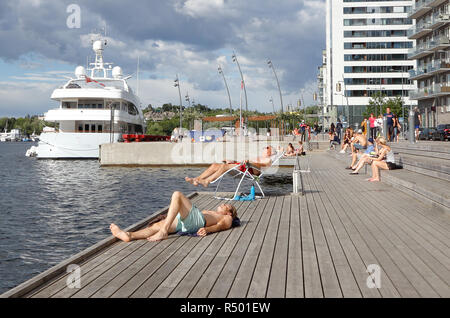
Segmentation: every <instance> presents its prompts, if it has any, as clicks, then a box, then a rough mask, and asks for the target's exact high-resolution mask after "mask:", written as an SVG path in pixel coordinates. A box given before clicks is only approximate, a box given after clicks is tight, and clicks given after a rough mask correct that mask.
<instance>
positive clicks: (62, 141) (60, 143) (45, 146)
mask: <svg viewBox="0 0 450 318" xmlns="http://www.w3.org/2000/svg"><path fill="white" fill-rule="evenodd" d="M112 137H113V138H112V139H113V142H117V141H118V140H119V138H120V137H121V134H119V133H114V134H113V136H112ZM110 142H111V134H110V133H64V132H58V133H55V132H49V133H42V134H41V135H40V140H39V143H38V146H37V149H36V157H37V158H38V159H98V157H99V146H100V145H101V144H106V143H110Z"/></svg>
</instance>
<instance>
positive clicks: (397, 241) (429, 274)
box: [361, 193, 450, 297]
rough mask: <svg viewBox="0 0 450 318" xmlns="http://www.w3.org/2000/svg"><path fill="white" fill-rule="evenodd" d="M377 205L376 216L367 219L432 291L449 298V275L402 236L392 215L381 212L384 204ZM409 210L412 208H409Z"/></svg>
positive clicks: (409, 238) (407, 237) (408, 238)
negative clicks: (415, 270)
mask: <svg viewBox="0 0 450 318" xmlns="http://www.w3.org/2000/svg"><path fill="white" fill-rule="evenodd" d="M361 196H363V197H365V199H366V204H367V202H370V200H371V198H369V197H367V196H365V194H364V193H361ZM374 203H375V202H374ZM377 203H378V205H379V209H377V212H378V215H376V214H374V213H367V214H366V215H367V219H370V220H371V221H372V222H373V224H376V225H377V226H378V229H379V230H380V232H381V233H383V234H384V235H385V237H386V239H387V240H388V241H389V242H390V243H391V244H392V246H395V248H397V249H398V250H399V251H400V253H401V254H402V255H403V257H405V258H406V259H407V260H408V261H409V263H410V264H411V265H412V266H414V267H415V268H416V269H417V271H418V272H419V273H420V274H421V275H422V276H423V278H425V280H426V281H427V282H428V283H429V285H430V286H431V287H432V288H433V290H435V291H436V292H437V293H438V294H439V295H440V296H442V297H448V296H450V294H449V292H450V289H449V288H448V282H447V281H448V277H449V273H448V271H447V270H446V269H445V267H443V266H442V264H440V263H439V262H436V260H435V259H434V258H433V257H430V255H429V253H428V252H426V251H425V250H424V249H423V248H419V246H420V245H418V244H413V242H414V239H412V238H411V236H404V235H403V232H402V231H401V228H400V226H399V224H398V223H397V222H396V221H395V220H393V219H392V215H386V214H384V213H383V212H382V210H383V205H385V203H384V202H380V200H378V201H377ZM392 205H393V203H392V202H391V203H390V205H389V206H387V205H386V206H385V208H387V207H389V208H392V207H393V206H392ZM411 208H413V207H412V206H411ZM402 236H404V239H403V240H402V239H401V237H402ZM418 255H420V256H421V257H422V258H424V259H426V261H427V263H425V262H424V261H423V260H422V259H421V257H419V256H418ZM432 268H434V269H435V272H433V270H432ZM436 272H441V273H442V275H443V276H442V277H443V278H442V277H441V278H440V277H439V274H436ZM425 290H428V291H429V292H430V294H429V295H430V296H432V295H433V293H432V292H431V291H430V290H429V289H428V287H425Z"/></svg>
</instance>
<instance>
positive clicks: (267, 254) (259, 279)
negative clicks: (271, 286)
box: [247, 196, 284, 298]
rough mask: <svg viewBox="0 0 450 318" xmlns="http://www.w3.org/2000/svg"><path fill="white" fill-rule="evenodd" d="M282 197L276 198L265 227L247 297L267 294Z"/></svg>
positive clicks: (261, 296) (258, 296)
mask: <svg viewBox="0 0 450 318" xmlns="http://www.w3.org/2000/svg"><path fill="white" fill-rule="evenodd" d="M283 200H284V197H282V196H279V197H277V198H276V201H275V204H274V207H273V212H272V216H271V218H270V222H269V226H268V228H267V232H266V236H265V238H264V243H263V246H262V248H261V253H260V254H259V257H258V261H257V263H256V267H255V273H254V275H253V277H252V281H251V283H250V287H249V290H248V294H247V297H248V298H264V297H266V295H267V286H268V282H269V275H270V269H271V267H272V260H273V254H274V250H275V243H276V237H277V234H278V233H277V232H278V224H279V221H280V216H281V208H282V206H283Z"/></svg>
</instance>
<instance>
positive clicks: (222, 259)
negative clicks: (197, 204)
mask: <svg viewBox="0 0 450 318" xmlns="http://www.w3.org/2000/svg"><path fill="white" fill-rule="evenodd" d="M244 205H245V207H246V208H248V212H249V213H246V215H245V217H244V219H243V221H244V224H243V225H241V226H240V227H238V228H234V229H232V231H231V234H230V235H229V236H228V238H227V240H226V241H225V243H224V244H223V246H222V247H220V249H219V251H218V252H217V253H216V255H215V257H214V259H213V260H212V262H211V263H210V264H209V266H208V268H207V269H206V270H205V272H204V273H203V275H202V277H201V278H200V279H199V281H198V282H197V284H196V286H195V287H194V288H193V289H192V291H191V293H190V294H189V298H205V297H208V295H209V293H210V291H211V289H212V287H213V286H214V283H215V282H216V280H217V278H218V277H219V275H220V272H221V271H222V269H223V267H224V265H225V263H226V261H227V260H228V258H229V256H230V255H231V253H232V252H233V249H234V248H235V246H236V244H237V242H238V240H239V238H240V237H241V235H242V233H243V231H244V230H245V229H246V227H247V225H248V221H249V220H250V218H251V216H252V215H253V213H254V208H253V207H254V206H255V205H256V203H255V202H245V203H244Z"/></svg>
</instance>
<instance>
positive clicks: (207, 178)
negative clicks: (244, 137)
mask: <svg viewBox="0 0 450 318" xmlns="http://www.w3.org/2000/svg"><path fill="white" fill-rule="evenodd" d="M273 155H274V153H273V150H272V147H271V146H267V147H265V148H264V149H263V153H262V155H261V156H260V157H258V158H256V159H254V160H251V161H246V162H244V163H242V162H237V161H230V160H225V161H224V163H213V164H212V165H211V166H209V168H208V169H206V170H205V171H204V172H203V173H202V174H201V175H199V176H198V177H196V178H189V177H186V178H184V179H185V180H186V182H189V183H190V184H193V185H195V186H198V185H199V184H201V185H203V186H204V187H205V188H206V187H208V186H209V184H210V183H211V182H213V181H214V180H216V179H217V178H219V177H220V176H221V175H222V174H224V173H225V172H226V171H228V170H230V169H231V168H234V167H236V166H239V170H241V171H242V172H244V171H245V170H246V167H247V165H251V166H253V167H256V168H258V169H261V168H264V167H269V166H270V165H271V163H272V156H273ZM249 172H250V173H251V174H253V175H259V174H260V172H259V171H258V170H257V169H252V168H250V169H249Z"/></svg>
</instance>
